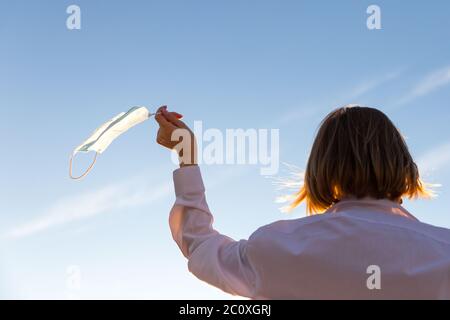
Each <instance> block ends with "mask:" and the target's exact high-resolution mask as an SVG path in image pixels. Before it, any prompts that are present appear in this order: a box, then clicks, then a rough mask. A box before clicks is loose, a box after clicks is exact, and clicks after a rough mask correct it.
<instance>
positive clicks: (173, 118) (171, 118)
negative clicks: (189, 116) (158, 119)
mask: <svg viewBox="0 0 450 320" xmlns="http://www.w3.org/2000/svg"><path fill="white" fill-rule="evenodd" d="M162 115H163V116H164V117H165V118H166V119H167V120H168V121H169V122H171V123H173V124H174V125H175V126H177V127H179V128H184V127H186V125H185V124H184V122H183V121H180V120H179V118H178V117H177V116H176V115H175V113H174V112H168V111H167V110H165V109H163V110H162Z"/></svg>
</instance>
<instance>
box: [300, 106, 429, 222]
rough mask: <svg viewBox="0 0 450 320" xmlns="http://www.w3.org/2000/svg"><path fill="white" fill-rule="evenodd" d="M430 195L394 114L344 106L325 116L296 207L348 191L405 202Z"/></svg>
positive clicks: (320, 203)
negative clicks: (387, 114)
mask: <svg viewBox="0 0 450 320" xmlns="http://www.w3.org/2000/svg"><path fill="white" fill-rule="evenodd" d="M431 195H432V192H431V191H427V190H426V188H425V184H424V183H423V182H422V181H421V180H420V178H419V170H418V168H417V165H416V164H415V163H414V161H413V159H412V157H411V154H410V153H409V151H408V147H407V145H406V142H405V140H404V139H403V137H402V135H401V133H400V132H399V130H398V129H397V128H396V127H395V125H394V124H393V123H392V122H391V120H389V118H388V117H387V116H386V115H385V114H384V113H383V112H381V111H379V110H377V109H374V108H368V107H360V106H345V107H342V108H339V109H336V110H334V111H333V112H331V113H330V114H329V115H328V116H327V117H326V118H325V119H324V120H323V121H322V123H321V126H320V128H319V131H318V133H317V136H316V138H315V141H314V144H313V146H312V150H311V154H310V156H309V160H308V164H307V168H306V172H305V177H304V184H303V186H302V187H301V189H300V191H299V192H298V193H297V194H296V195H295V200H294V201H293V203H292V204H291V208H295V207H296V206H297V205H299V204H300V203H301V202H303V201H305V202H306V210H307V212H308V214H317V213H323V212H324V211H326V210H327V209H328V208H329V207H330V206H332V205H333V204H335V203H337V202H339V201H340V200H341V199H342V198H343V197H346V196H350V197H356V198H358V199H360V198H365V197H369V198H374V199H389V200H392V201H397V202H400V203H401V202H402V197H403V196H407V197H409V198H417V197H419V196H422V197H429V196H431Z"/></svg>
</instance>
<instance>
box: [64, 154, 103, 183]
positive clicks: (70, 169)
mask: <svg viewBox="0 0 450 320" xmlns="http://www.w3.org/2000/svg"><path fill="white" fill-rule="evenodd" d="M74 155H75V154H72V155H71V156H70V162H69V176H70V178H71V179H73V180H79V179H82V178H84V177H85V176H87V174H88V173H89V171H91V169H92V168H93V167H94V164H95V162H96V161H97V155H98V152H96V153H95V156H94V160H92V163H91V165H90V166H89V167H88V168H87V170H86V171H85V172H84V173H83V174H82V175H81V176H78V177H74V176H73V173H72V160H73V157H74Z"/></svg>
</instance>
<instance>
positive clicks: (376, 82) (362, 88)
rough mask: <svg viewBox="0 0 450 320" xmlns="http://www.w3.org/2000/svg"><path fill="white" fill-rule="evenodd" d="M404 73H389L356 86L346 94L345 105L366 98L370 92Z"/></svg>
mask: <svg viewBox="0 0 450 320" xmlns="http://www.w3.org/2000/svg"><path fill="white" fill-rule="evenodd" d="M402 72H403V71H401V70H397V71H393V72H388V73H386V74H384V75H382V76H380V77H376V78H373V79H369V80H366V81H363V82H361V83H358V84H356V85H355V86H354V87H353V88H351V89H350V90H349V92H348V93H347V94H346V97H345V99H346V100H347V102H345V103H349V102H352V101H351V100H354V99H358V98H360V97H362V96H364V95H365V94H367V93H369V92H370V91H372V90H375V89H376V88H378V87H380V86H382V85H383V84H385V83H387V82H389V81H392V80H394V79H396V78H398V77H399V76H400V75H401V73H402Z"/></svg>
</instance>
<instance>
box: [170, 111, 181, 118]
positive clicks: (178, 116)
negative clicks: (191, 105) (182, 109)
mask: <svg viewBox="0 0 450 320" xmlns="http://www.w3.org/2000/svg"><path fill="white" fill-rule="evenodd" d="M172 113H173V114H174V115H175V116H176V117H177V118H178V119H182V118H183V115H182V114H180V113H178V112H172Z"/></svg>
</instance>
